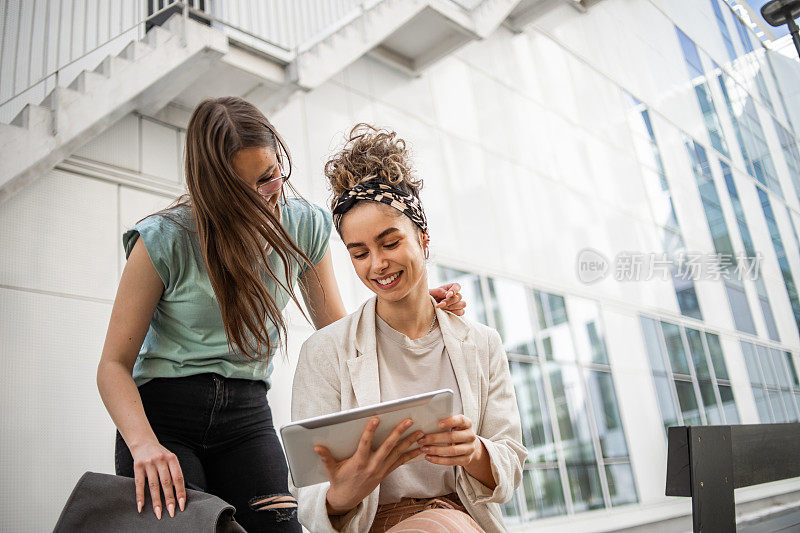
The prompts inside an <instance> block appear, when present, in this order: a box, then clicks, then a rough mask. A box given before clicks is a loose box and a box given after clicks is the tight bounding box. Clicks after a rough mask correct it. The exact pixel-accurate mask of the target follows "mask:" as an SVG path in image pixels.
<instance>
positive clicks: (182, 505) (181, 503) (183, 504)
mask: <svg viewBox="0 0 800 533" xmlns="http://www.w3.org/2000/svg"><path fill="white" fill-rule="evenodd" d="M178 507H180V508H181V511H183V510H184V509H185V508H186V498H178Z"/></svg>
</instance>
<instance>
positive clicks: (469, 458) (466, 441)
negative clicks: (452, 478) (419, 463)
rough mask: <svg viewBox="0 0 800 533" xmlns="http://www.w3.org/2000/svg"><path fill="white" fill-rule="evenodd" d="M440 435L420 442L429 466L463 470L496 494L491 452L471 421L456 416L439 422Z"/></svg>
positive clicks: (435, 434) (437, 434) (462, 416)
mask: <svg viewBox="0 0 800 533" xmlns="http://www.w3.org/2000/svg"><path fill="white" fill-rule="evenodd" d="M439 429H441V430H442V431H441V432H439V433H428V434H427V435H425V436H423V437H422V438H421V439H418V440H417V442H418V443H419V444H420V445H421V446H422V453H424V454H425V460H426V461H428V462H429V463H433V464H437V465H445V466H460V467H462V468H463V469H464V470H466V471H467V473H468V474H469V475H470V476H472V477H474V478H475V479H477V480H478V481H480V482H481V483H483V484H484V485H485V486H486V487H488V488H489V489H491V490H494V489H495V487H497V480H496V479H495V478H494V474H493V473H492V464H491V459H490V457H489V450H487V449H486V445H484V444H483V441H482V440H481V439H479V438H478V436H477V435H476V434H475V431H474V430H473V429H472V420H470V419H469V418H467V417H466V416H464V415H454V416H451V417H450V418H445V419H444V420H440V421H439Z"/></svg>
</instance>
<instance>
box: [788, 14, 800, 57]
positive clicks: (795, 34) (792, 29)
mask: <svg viewBox="0 0 800 533" xmlns="http://www.w3.org/2000/svg"><path fill="white" fill-rule="evenodd" d="M786 25H787V26H789V33H791V34H792V41H794V47H795V49H797V55H798V56H800V28H798V27H797V23H796V22H795V21H794V19H793V18H792V17H791V14H790V16H788V17H787V18H786Z"/></svg>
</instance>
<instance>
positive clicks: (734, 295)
mask: <svg viewBox="0 0 800 533" xmlns="http://www.w3.org/2000/svg"><path fill="white" fill-rule="evenodd" d="M724 285H725V293H726V294H727V295H728V302H729V303H730V306H731V313H732V314H733V323H734V324H735V325H736V329H738V330H739V331H743V332H745V333H749V334H751V335H755V334H756V324H755V322H753V315H751V314H750V303H749V302H748V301H747V293H745V291H744V285H743V284H742V282H741V280H739V279H735V278H734V279H730V280H725V282H724Z"/></svg>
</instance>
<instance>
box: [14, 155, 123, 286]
mask: <svg viewBox="0 0 800 533" xmlns="http://www.w3.org/2000/svg"><path fill="white" fill-rule="evenodd" d="M116 233H117V198H116V186H114V185H112V184H109V183H103V182H101V181H98V180H93V179H89V178H83V177H80V176H75V175H72V174H68V173H66V172H60V171H52V172H50V173H49V174H48V175H47V176H45V177H43V178H41V179H39V180H37V181H35V182H34V183H33V184H31V185H29V186H28V187H27V188H26V189H24V190H23V191H21V192H20V193H18V194H16V195H15V196H13V197H12V198H11V199H10V200H9V201H8V202H6V203H4V204H3V206H2V209H0V250H3V254H2V255H0V284H3V285H10V286H13V287H25V288H30V289H36V290H41V291H53V292H58V293H68V294H74V295H80V296H86V297H93V298H109V299H110V298H112V297H113V295H114V291H115V288H116V268H115V265H116V257H117V256H116V242H117V236H116Z"/></svg>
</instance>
